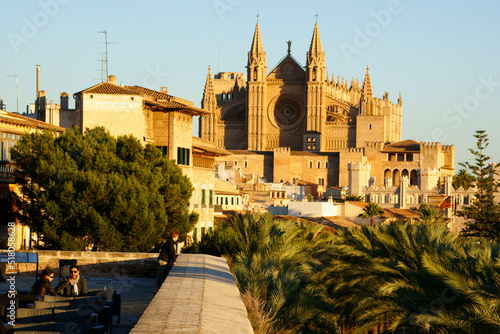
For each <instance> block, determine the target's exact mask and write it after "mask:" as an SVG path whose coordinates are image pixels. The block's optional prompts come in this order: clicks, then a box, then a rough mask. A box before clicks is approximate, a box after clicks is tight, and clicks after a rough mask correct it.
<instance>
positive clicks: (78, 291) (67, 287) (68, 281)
mask: <svg viewBox="0 0 500 334" xmlns="http://www.w3.org/2000/svg"><path fill="white" fill-rule="evenodd" d="M56 291H57V293H59V294H60V295H61V296H67V297H71V296H84V295H86V294H87V281H86V280H85V278H84V277H83V276H80V270H78V267H77V266H75V265H72V266H71V267H70V268H69V276H67V277H64V278H63V279H62V280H61V283H59V285H58V286H57V288H56Z"/></svg>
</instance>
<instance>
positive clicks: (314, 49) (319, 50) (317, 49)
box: [309, 21, 325, 56]
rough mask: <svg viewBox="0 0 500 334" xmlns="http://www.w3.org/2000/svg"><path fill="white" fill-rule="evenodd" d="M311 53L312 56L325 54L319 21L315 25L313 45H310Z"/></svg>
mask: <svg viewBox="0 0 500 334" xmlns="http://www.w3.org/2000/svg"><path fill="white" fill-rule="evenodd" d="M309 54H310V55H311V56H321V55H324V54H325V53H324V52H323V47H322V46H321V39H320V37H319V28H318V22H317V21H316V24H315V25H314V32H313V37H312V40H311V46H310V47H309Z"/></svg>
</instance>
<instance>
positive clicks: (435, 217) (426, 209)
mask: <svg viewBox="0 0 500 334" xmlns="http://www.w3.org/2000/svg"><path fill="white" fill-rule="evenodd" d="M418 213H419V214H420V220H421V221H422V222H425V223H429V224H440V223H444V221H445V219H444V217H443V215H442V214H439V210H438V209H436V208H434V207H431V206H430V205H429V203H421V204H420V207H419V208H418Z"/></svg>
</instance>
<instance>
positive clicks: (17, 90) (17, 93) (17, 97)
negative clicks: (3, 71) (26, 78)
mask: <svg viewBox="0 0 500 334" xmlns="http://www.w3.org/2000/svg"><path fill="white" fill-rule="evenodd" d="M6 77H15V78H16V99H17V109H16V112H17V113H18V114H19V81H18V77H17V74H12V75H6Z"/></svg>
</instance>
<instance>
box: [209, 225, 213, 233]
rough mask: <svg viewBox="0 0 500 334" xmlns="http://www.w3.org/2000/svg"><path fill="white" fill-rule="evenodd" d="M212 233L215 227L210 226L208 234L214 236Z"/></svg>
mask: <svg viewBox="0 0 500 334" xmlns="http://www.w3.org/2000/svg"><path fill="white" fill-rule="evenodd" d="M212 232H213V227H212V226H209V227H208V233H209V234H212Z"/></svg>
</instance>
